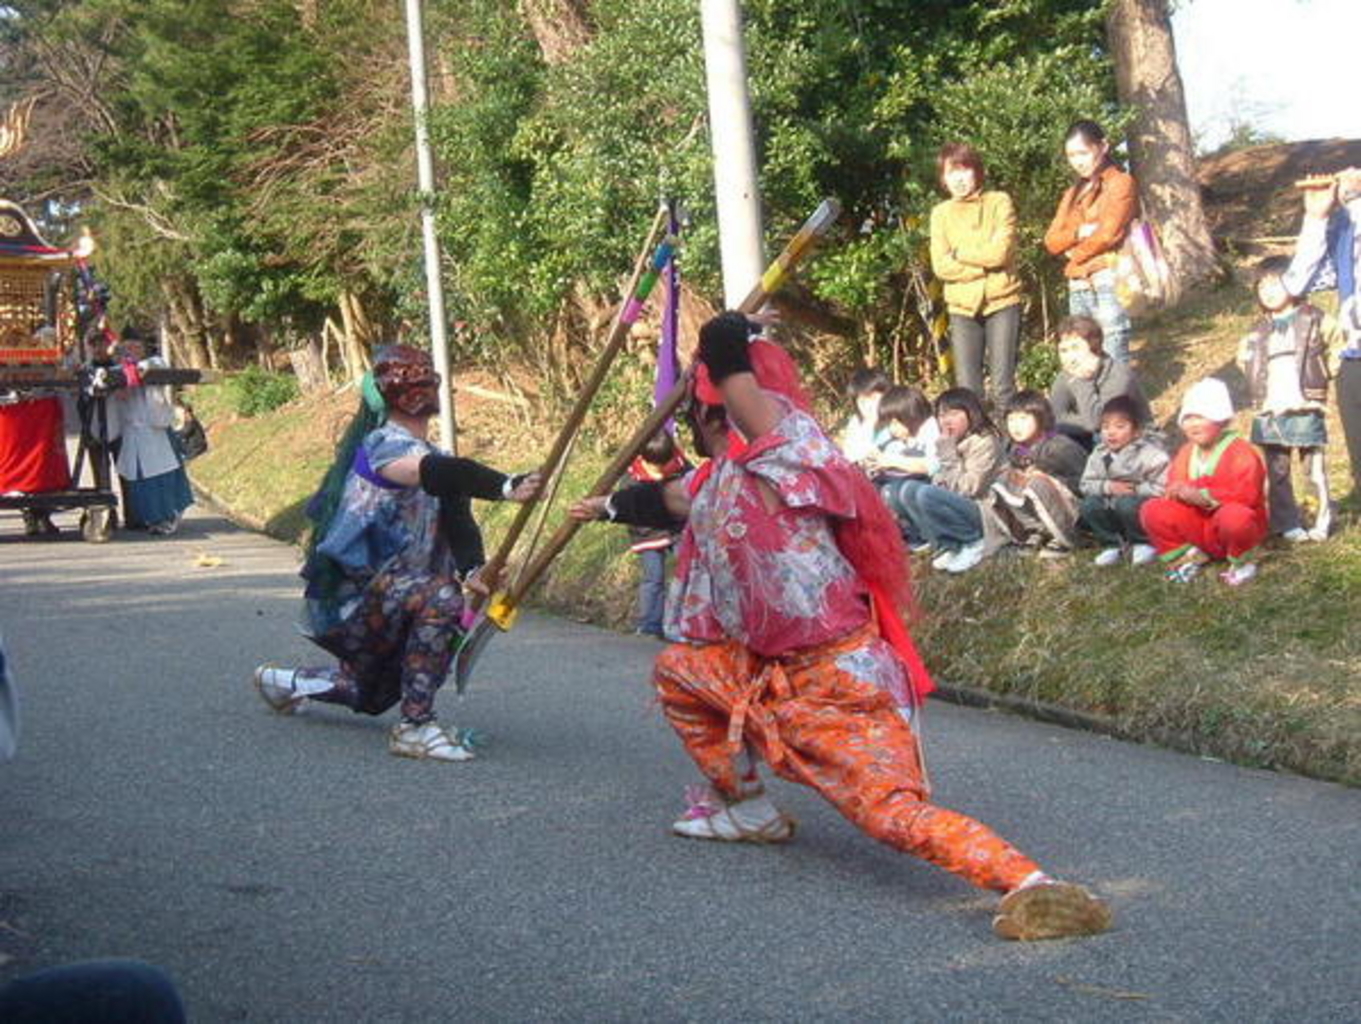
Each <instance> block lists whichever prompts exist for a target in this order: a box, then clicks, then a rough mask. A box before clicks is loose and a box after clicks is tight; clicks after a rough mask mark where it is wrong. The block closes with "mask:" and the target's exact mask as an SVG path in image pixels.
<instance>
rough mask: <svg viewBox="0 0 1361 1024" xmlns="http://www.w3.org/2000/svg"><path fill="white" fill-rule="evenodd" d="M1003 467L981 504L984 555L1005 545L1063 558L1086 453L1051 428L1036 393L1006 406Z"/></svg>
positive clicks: (1050, 416)
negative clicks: (986, 539) (1020, 546)
mask: <svg viewBox="0 0 1361 1024" xmlns="http://www.w3.org/2000/svg"><path fill="white" fill-rule="evenodd" d="M1006 423H1007V437H1008V439H1009V440H1008V442H1007V466H1006V468H1005V469H1003V471H1002V472H1001V473H1000V474H998V477H997V479H996V480H994V481H993V483H992V487H991V488H990V492H989V494H988V498H987V501H986V502H985V509H986V511H985V514H984V517H983V518H984V522H985V524H986V526H987V534H988V549H989V552H992V551H995V550H996V549H997V548H1000V547H1002V546H1003V545H1005V544H1019V545H1022V546H1024V547H1029V548H1038V549H1039V550H1040V553H1041V555H1043V556H1045V557H1054V556H1061V555H1066V554H1068V553H1069V552H1070V551H1072V549H1073V547H1074V545H1075V544H1076V542H1077V532H1076V527H1077V490H1078V482H1079V481H1080V480H1081V478H1082V469H1083V466H1084V465H1085V464H1086V461H1087V453H1086V452H1085V451H1084V450H1083V448H1082V445H1080V444H1078V443H1077V442H1076V441H1074V440H1073V439H1072V438H1071V437H1068V436H1067V435H1066V434H1060V433H1058V432H1057V431H1056V430H1055V429H1054V410H1053V408H1052V407H1051V406H1050V404H1049V399H1047V398H1045V397H1044V395H1042V394H1040V393H1039V392H1038V391H1018V392H1016V394H1014V395H1012V397H1011V400H1010V401H1009V402H1007V420H1006Z"/></svg>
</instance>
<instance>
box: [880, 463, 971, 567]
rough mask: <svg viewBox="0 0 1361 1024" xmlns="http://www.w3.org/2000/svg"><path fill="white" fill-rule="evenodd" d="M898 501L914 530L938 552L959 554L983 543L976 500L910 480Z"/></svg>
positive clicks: (899, 492)
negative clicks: (955, 552)
mask: <svg viewBox="0 0 1361 1024" xmlns="http://www.w3.org/2000/svg"><path fill="white" fill-rule="evenodd" d="M898 500H899V501H900V502H901V503H902V506H903V508H904V509H905V510H906V512H907V516H908V518H909V519H910V520H911V521H912V527H913V529H915V530H916V531H917V532H918V533H919V534H920V535H921V536H922V537H923V538H924V539H925V540H926V541H927V542H928V543H929V544H930V545H931V546H932V547H933V548H935V549H936V550H938V551H958V550H959V549H960V548H962V547H964V546H965V545H968V544H973V543H975V542H977V541H980V540H982V539H983V513H982V511H981V510H980V509H979V507H978V502H976V501H974V500H973V499H972V498H969V497H966V496H964V495H963V494H956V493H955V492H954V491H950V490H946V489H945V488H944V487H937V486H936V485H935V484H928V483H923V482H922V481H919V480H909V481H907V482H906V483H904V484H903V485H902V487H900V488H899V489H898Z"/></svg>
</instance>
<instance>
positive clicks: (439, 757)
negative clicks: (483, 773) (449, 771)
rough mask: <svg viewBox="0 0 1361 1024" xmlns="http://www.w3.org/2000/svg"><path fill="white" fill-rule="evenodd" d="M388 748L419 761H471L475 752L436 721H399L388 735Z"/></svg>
mask: <svg viewBox="0 0 1361 1024" xmlns="http://www.w3.org/2000/svg"><path fill="white" fill-rule="evenodd" d="M388 750H389V751H390V752H391V753H392V754H394V755H396V756H397V757H411V758H415V759H416V760H418V761H471V760H472V759H473V752H472V751H471V750H469V749H468V748H467V747H465V746H464V745H463V744H461V743H457V742H455V741H454V739H453V738H452V737H451V736H450V735H449V734H448V733H447V732H445V731H444V730H443V729H441V728H440V727H439V725H438V723H436V722H422V723H420V724H417V723H414V722H398V723H397V724H396V725H394V726H393V727H392V732H391V733H390V734H389V735H388Z"/></svg>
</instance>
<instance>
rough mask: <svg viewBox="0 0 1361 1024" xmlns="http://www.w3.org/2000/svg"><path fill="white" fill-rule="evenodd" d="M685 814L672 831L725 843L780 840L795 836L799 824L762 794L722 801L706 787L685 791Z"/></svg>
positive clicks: (691, 837)
mask: <svg viewBox="0 0 1361 1024" xmlns="http://www.w3.org/2000/svg"><path fill="white" fill-rule="evenodd" d="M686 798H687V799H688V800H689V802H690V807H689V809H688V810H687V811H686V812H685V816H684V817H682V818H681V819H680V820H679V821H677V822H676V823H675V824H673V825H672V826H671V831H672V832H674V833H675V834H676V835H678V836H683V837H685V838H686V839H713V840H717V841H719V842H724V843H783V842H787V841H788V840H790V839H792V838H794V831H795V829H796V828H797V827H798V823H797V822H795V820H794V819H793V818H792V817H790V816H789V815H788V814H785V813H784V812H783V811H781V810H780V809H779V808H777V807H776V806H775V805H774V804H772V803H771V802H770V800H769V799H768V798H767V797H765V796H764V795H760V796H754V797H750V798H748V799H746V800H742V801H739V802H737V803H733V804H725V803H723V801H722V800H721V799H719V798H718V797H717V796H716V795H714V794H712V792H711V791H709V790H707V789H703V790H697V789H694V788H691V789H688V790H686Z"/></svg>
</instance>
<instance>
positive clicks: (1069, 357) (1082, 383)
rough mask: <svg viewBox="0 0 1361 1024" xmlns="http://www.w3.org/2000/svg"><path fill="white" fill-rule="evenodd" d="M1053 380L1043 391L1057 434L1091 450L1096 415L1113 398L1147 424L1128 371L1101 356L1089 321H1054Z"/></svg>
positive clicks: (1095, 326) (1144, 404)
mask: <svg viewBox="0 0 1361 1024" xmlns="http://www.w3.org/2000/svg"><path fill="white" fill-rule="evenodd" d="M1058 336H1059V341H1058V345H1059V365H1060V366H1061V367H1062V369H1061V371H1060V372H1059V375H1058V376H1057V377H1055V378H1054V383H1053V384H1052V385H1051V386H1050V390H1049V404H1050V405H1052V406H1053V407H1054V419H1055V423H1056V425H1057V429H1058V430H1059V431H1060V432H1061V433H1064V434H1067V435H1068V436H1069V437H1071V438H1072V439H1073V440H1075V441H1078V442H1080V443H1081V444H1082V446H1083V447H1084V448H1086V449H1087V450H1088V451H1091V449H1092V445H1093V444H1094V443H1095V440H1096V435H1097V434H1098V433H1100V431H1101V410H1102V409H1103V408H1105V406H1106V403H1107V402H1109V401H1110V400H1111V399H1112V398H1115V397H1116V396H1117V395H1124V396H1126V397H1128V398H1129V399H1130V400H1131V401H1133V402H1134V404H1135V406H1136V408H1137V409H1138V415H1139V426H1140V427H1141V428H1142V427H1145V426H1147V425H1148V424H1149V423H1150V422H1151V421H1152V419H1153V411H1152V410H1151V409H1150V408H1149V405H1148V399H1147V398H1145V397H1144V392H1143V389H1142V388H1141V387H1140V386H1139V381H1138V378H1136V377H1135V375H1134V368H1133V367H1132V366H1130V364H1129V363H1122V362H1120V361H1119V360H1116V359H1112V358H1111V357H1110V356H1108V355H1106V354H1105V351H1104V349H1103V348H1102V344H1103V339H1102V333H1101V325H1100V324H1099V323H1097V322H1096V321H1095V320H1093V319H1092V318H1091V317H1089V316H1070V317H1065V318H1064V319H1063V320H1060V321H1059V327H1058Z"/></svg>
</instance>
